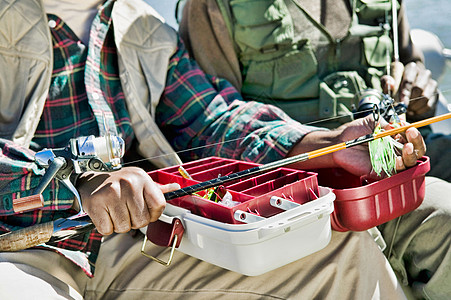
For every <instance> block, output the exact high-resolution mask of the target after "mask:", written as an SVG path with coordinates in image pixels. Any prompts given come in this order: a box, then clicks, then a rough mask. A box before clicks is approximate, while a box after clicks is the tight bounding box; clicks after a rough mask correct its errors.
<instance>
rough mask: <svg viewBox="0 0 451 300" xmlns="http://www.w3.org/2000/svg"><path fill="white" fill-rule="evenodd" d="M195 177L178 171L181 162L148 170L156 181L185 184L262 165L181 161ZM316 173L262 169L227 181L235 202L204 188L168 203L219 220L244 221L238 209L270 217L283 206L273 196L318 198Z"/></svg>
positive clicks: (216, 160)
mask: <svg viewBox="0 0 451 300" xmlns="http://www.w3.org/2000/svg"><path fill="white" fill-rule="evenodd" d="M182 166H183V168H184V169H185V170H186V171H187V173H188V174H189V175H190V176H191V177H192V179H187V178H184V177H183V176H182V175H181V174H180V172H179V166H173V167H168V168H164V169H160V170H156V171H152V172H149V173H148V174H149V175H150V177H151V178H152V179H153V180H154V181H155V182H157V183H160V184H166V183H171V182H176V183H178V184H180V186H181V187H182V188H183V187H186V186H190V185H194V184H197V183H200V182H203V181H207V180H211V179H214V178H217V177H220V176H225V175H229V174H232V173H236V172H239V171H243V170H247V169H250V168H254V167H256V166H259V164H255V163H250V162H244V161H238V160H233V159H224V158H218V157H209V158H206V159H201V160H197V161H193V162H189V163H185V164H183V165H182ZM316 176H317V175H316V173H313V172H306V171H301V170H294V169H288V168H277V169H274V170H272V171H268V172H262V173H261V174H257V175H254V176H248V177H245V178H242V179H237V180H234V181H231V182H227V183H225V184H224V186H225V188H226V190H227V191H228V192H230V194H231V195H232V199H233V201H236V202H237V203H236V204H235V205H233V206H227V205H223V204H222V203H221V202H214V201H211V200H209V199H206V198H203V196H205V191H201V192H198V193H197V195H188V196H183V197H179V198H176V199H172V200H169V201H168V203H170V204H172V205H175V206H179V207H182V208H185V209H188V210H189V211H191V212H192V213H193V214H196V215H199V216H202V217H205V218H209V219H213V220H216V221H219V222H224V223H231V224H241V223H243V222H242V220H240V219H237V218H236V214H235V212H236V211H243V212H246V213H250V214H252V215H255V216H260V217H265V218H268V217H271V216H273V215H276V214H278V213H280V212H282V211H283V210H282V209H280V208H278V207H277V206H273V205H271V204H270V198H271V197H272V196H276V197H280V198H283V199H286V200H287V201H292V202H294V203H297V204H304V203H306V202H309V201H312V200H315V199H317V198H318V196H317V195H318V181H317V177H316Z"/></svg>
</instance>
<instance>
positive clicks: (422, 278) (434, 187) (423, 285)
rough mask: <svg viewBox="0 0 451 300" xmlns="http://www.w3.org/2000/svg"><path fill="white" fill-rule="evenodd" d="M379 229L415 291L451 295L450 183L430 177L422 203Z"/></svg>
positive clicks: (422, 294) (401, 274)
mask: <svg viewBox="0 0 451 300" xmlns="http://www.w3.org/2000/svg"><path fill="white" fill-rule="evenodd" d="M448 168H450V166H448ZM379 230H380V231H381V233H382V235H383V237H384V239H385V241H386V243H387V248H386V249H385V251H384V252H385V254H386V255H387V257H388V259H389V261H390V264H391V266H392V267H393V269H394V270H395V271H396V273H397V275H398V277H399V279H400V280H401V282H402V283H403V284H404V285H407V284H408V285H409V287H410V288H411V290H412V291H411V292H412V294H413V295H415V296H416V297H418V298H421V299H443V300H448V299H451V184H450V183H448V182H446V181H443V180H441V179H438V178H434V177H426V196H425V199H424V201H423V203H422V204H421V205H420V207H418V208H417V209H416V210H414V211H412V212H410V213H408V214H405V215H403V216H401V217H400V218H398V219H395V220H392V221H390V222H387V223H385V224H383V225H382V226H379Z"/></svg>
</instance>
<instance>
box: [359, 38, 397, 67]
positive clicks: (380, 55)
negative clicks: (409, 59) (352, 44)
mask: <svg viewBox="0 0 451 300" xmlns="http://www.w3.org/2000/svg"><path fill="white" fill-rule="evenodd" d="M362 41H363V52H364V53H363V54H364V55H363V57H364V59H365V60H366V63H365V62H363V63H364V64H368V65H369V66H371V67H376V68H384V67H386V66H387V61H388V60H391V57H392V53H393V44H392V41H391V39H390V38H389V37H388V36H386V35H381V36H370V37H365V38H363V39H362Z"/></svg>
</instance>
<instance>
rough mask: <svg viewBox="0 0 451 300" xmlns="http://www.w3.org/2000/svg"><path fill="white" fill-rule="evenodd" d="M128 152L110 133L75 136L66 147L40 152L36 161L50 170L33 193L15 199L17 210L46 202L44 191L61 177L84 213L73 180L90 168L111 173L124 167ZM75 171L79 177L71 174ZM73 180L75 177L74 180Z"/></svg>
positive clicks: (29, 208)
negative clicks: (126, 152)
mask: <svg viewBox="0 0 451 300" xmlns="http://www.w3.org/2000/svg"><path fill="white" fill-rule="evenodd" d="M124 153H125V143H124V140H123V139H122V138H120V137H119V136H115V135H110V134H107V135H106V136H101V137H95V136H93V135H90V136H83V137H78V138H74V139H71V140H70V141H69V143H68V145H67V146H66V147H64V148H54V149H43V150H41V151H39V152H37V153H36V155H35V162H36V163H37V164H38V165H39V166H40V167H43V168H45V169H46V172H45V174H44V176H43V177H42V179H41V181H40V182H39V184H38V186H37V187H36V188H35V189H34V190H33V194H32V195H31V196H28V197H23V198H18V199H14V200H13V210H14V211H15V212H24V211H29V210H33V209H36V208H39V207H42V206H43V205H44V203H43V201H44V200H43V197H42V192H43V191H44V190H45V188H46V187H47V186H48V185H49V183H50V182H51V181H52V180H53V179H54V178H56V179H58V180H60V181H61V182H62V183H63V184H64V185H65V186H66V187H67V188H69V189H70V190H71V192H72V193H73V194H74V195H75V197H76V198H77V203H78V206H79V209H80V213H83V208H82V206H81V199H80V196H79V194H78V191H77V190H76V188H75V186H74V184H73V181H74V178H76V177H77V176H78V175H79V174H81V173H84V172H87V171H101V172H109V171H114V170H118V169H120V168H121V167H122V165H121V159H122V157H123V156H124ZM73 174H75V177H72V176H71V175H73ZM71 179H72V180H71Z"/></svg>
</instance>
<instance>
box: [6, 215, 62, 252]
mask: <svg viewBox="0 0 451 300" xmlns="http://www.w3.org/2000/svg"><path fill="white" fill-rule="evenodd" d="M52 234H53V222H47V223H43V224H37V225H34V226H31V227H26V228H23V229H19V230H16V231H11V232H8V233H5V234H2V235H0V251H9V252H11V251H19V250H23V249H27V248H30V247H33V246H37V245H40V244H42V243H45V242H48V241H49V240H50V238H51V237H52Z"/></svg>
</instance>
